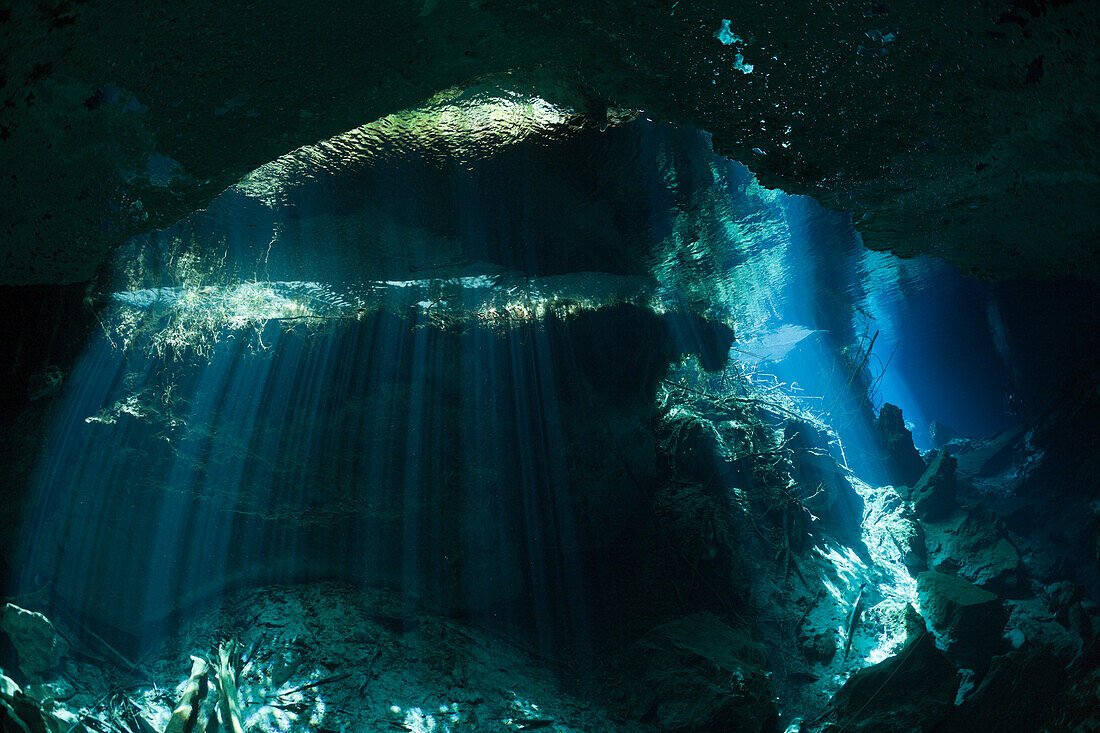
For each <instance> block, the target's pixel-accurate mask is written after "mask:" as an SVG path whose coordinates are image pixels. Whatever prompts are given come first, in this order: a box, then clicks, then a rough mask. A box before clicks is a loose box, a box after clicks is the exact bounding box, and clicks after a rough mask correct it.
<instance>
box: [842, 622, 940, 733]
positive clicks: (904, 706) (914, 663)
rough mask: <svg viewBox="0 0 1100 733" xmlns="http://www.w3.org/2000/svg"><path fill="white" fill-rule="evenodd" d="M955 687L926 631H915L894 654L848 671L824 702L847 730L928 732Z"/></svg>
mask: <svg viewBox="0 0 1100 733" xmlns="http://www.w3.org/2000/svg"><path fill="white" fill-rule="evenodd" d="M958 686H959V683H958V678H957V677H956V675H955V668H954V667H953V666H952V665H951V662H949V661H948V660H947V657H945V656H944V654H943V652H941V651H940V650H939V649H937V648H936V644H935V641H934V639H933V638H932V635H931V634H921V635H919V636H917V637H916V638H914V639H913V640H911V641H910V642H908V643H907V644H906V645H905V647H904V648H903V649H902V650H901V652H900V653H899V654H898V655H897V656H894V657H890V658H889V659H887V660H885V661H883V662H880V663H878V664H876V665H873V666H871V667H866V668H864V669H861V670H859V671H858V672H856V673H855V674H853V675H852V676H851V677H850V678H849V679H848V681H847V682H845V683H844V686H843V687H841V688H840V690H838V691H837V693H836V695H834V696H833V699H832V701H831V702H830V703H829V706H830V708H832V710H833V711H834V713H835V716H836V722H837V726H838V727H839V728H840V729H842V730H844V731H846V732H847V733H855V732H857V731H866V732H867V733H870V732H871V731H929V730H933V729H934V728H935V727H936V725H937V724H938V723H939V722H940V721H941V720H943V718H944V717H945V716H946V715H947V714H948V713H949V712H950V711H951V709H952V706H953V705H954V702H955V693H956V691H957V690H958Z"/></svg>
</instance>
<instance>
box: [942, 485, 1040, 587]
mask: <svg viewBox="0 0 1100 733" xmlns="http://www.w3.org/2000/svg"><path fill="white" fill-rule="evenodd" d="M924 531H925V538H926V541H927V545H928V557H929V562H930V564H931V566H932V568H933V569H935V570H939V571H941V572H945V573H952V574H958V575H961V576H962V577H964V578H966V579H967V580H969V581H970V582H972V583H974V584H976V585H980V586H981V587H983V588H986V589H988V590H990V591H992V592H994V593H998V594H1003V595H1012V594H1015V593H1017V592H1018V591H1019V590H1020V588H1021V586H1022V582H1021V581H1022V579H1023V571H1022V565H1021V560H1020V553H1019V551H1018V550H1017V549H1016V546H1015V545H1013V544H1012V542H1011V541H1010V540H1009V539H1008V536H1007V534H1006V532H1005V530H1004V528H1003V523H1002V522H1001V520H1000V518H999V517H998V516H997V515H996V514H994V513H993V512H991V511H989V510H987V509H984V508H982V507H980V506H975V507H971V508H968V509H962V510H959V511H956V512H953V513H952V514H951V515H950V516H948V517H947V518H946V519H943V520H942V521H937V522H932V521H926V522H925V523H924Z"/></svg>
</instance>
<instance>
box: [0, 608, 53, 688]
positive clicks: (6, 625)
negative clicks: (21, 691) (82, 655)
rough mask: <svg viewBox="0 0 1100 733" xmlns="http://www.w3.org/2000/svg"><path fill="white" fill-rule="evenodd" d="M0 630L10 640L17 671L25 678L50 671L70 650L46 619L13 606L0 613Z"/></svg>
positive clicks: (38, 614)
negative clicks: (13, 649) (14, 654)
mask: <svg viewBox="0 0 1100 733" xmlns="http://www.w3.org/2000/svg"><path fill="white" fill-rule="evenodd" d="M0 630H2V631H3V632H4V633H6V634H7V635H8V638H9V639H11V643H12V646H14V647H15V653H16V655H17V656H18V658H19V669H20V670H21V671H22V672H23V674H25V675H26V676H27V677H37V676H39V675H41V674H42V673H43V672H47V671H49V670H51V669H53V668H54V667H56V666H57V665H58V664H59V663H60V662H61V660H62V659H63V658H64V657H65V655H66V654H67V653H68V650H69V645H68V644H66V643H65V640H64V639H62V638H61V637H60V636H58V634H57V631H55V630H54V627H53V624H52V623H51V622H50V620H49V619H48V618H46V617H45V616H43V615H42V614H40V613H35V612H34V611H28V610H26V609H24V608H20V607H19V606H16V605H14V604H12V603H9V604H8V605H7V606H5V607H4V610H3V613H2V614H0Z"/></svg>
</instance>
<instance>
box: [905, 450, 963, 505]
mask: <svg viewBox="0 0 1100 733" xmlns="http://www.w3.org/2000/svg"><path fill="white" fill-rule="evenodd" d="M955 465H956V462H955V459H954V458H952V457H951V456H950V455H948V454H947V452H946V451H943V450H941V451H940V452H939V453H938V454H937V455H936V457H935V459H933V461H932V463H931V464H930V465H929V466H928V468H927V469H925V471H924V474H923V475H922V476H921V477H920V479H919V480H918V481H917V482H916V483H915V484H914V485H913V487H912V488H905V489H904V490H902V491H900V493H901V494H902V496H903V497H904V498H906V499H908V500H909V501H911V502H913V508H914V509H915V510H916V513H917V516H918V517H920V518H921V519H939V518H941V517H943V516H944V515H946V514H948V513H949V512H950V511H951V510H952V509H954V508H955V491H956V480H955Z"/></svg>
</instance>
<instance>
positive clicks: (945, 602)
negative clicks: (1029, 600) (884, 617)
mask: <svg viewBox="0 0 1100 733" xmlns="http://www.w3.org/2000/svg"><path fill="white" fill-rule="evenodd" d="M917 595H918V597H919V599H920V606H921V608H920V610H921V613H922V614H923V616H924V617H925V618H926V619H927V620H928V623H929V624H930V625H931V626H932V628H933V630H935V632H936V633H937V634H938V635H939V637H940V639H941V641H942V642H943V646H944V647H945V648H946V651H947V654H948V656H949V657H951V658H952V659H954V660H955V661H957V662H958V663H959V664H962V665H963V666H966V667H970V668H973V669H977V670H981V669H984V667H985V664H986V663H987V662H988V661H989V659H990V658H991V657H992V656H993V655H994V654H996V653H997V652H998V651H1000V650H1001V647H1002V639H1001V630H1002V629H1003V628H1004V625H1005V620H1006V619H1005V610H1004V606H1003V605H1002V603H1001V599H1000V598H998V597H997V596H996V595H995V594H993V593H990V592H989V591H986V590H982V589H981V588H979V587H978V586H976V585H974V584H973V583H971V582H970V581H968V580H966V579H965V578H960V577H959V576H957V575H947V574H946V573H938V572H935V571H928V572H925V573H921V574H920V575H918V576H917Z"/></svg>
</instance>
